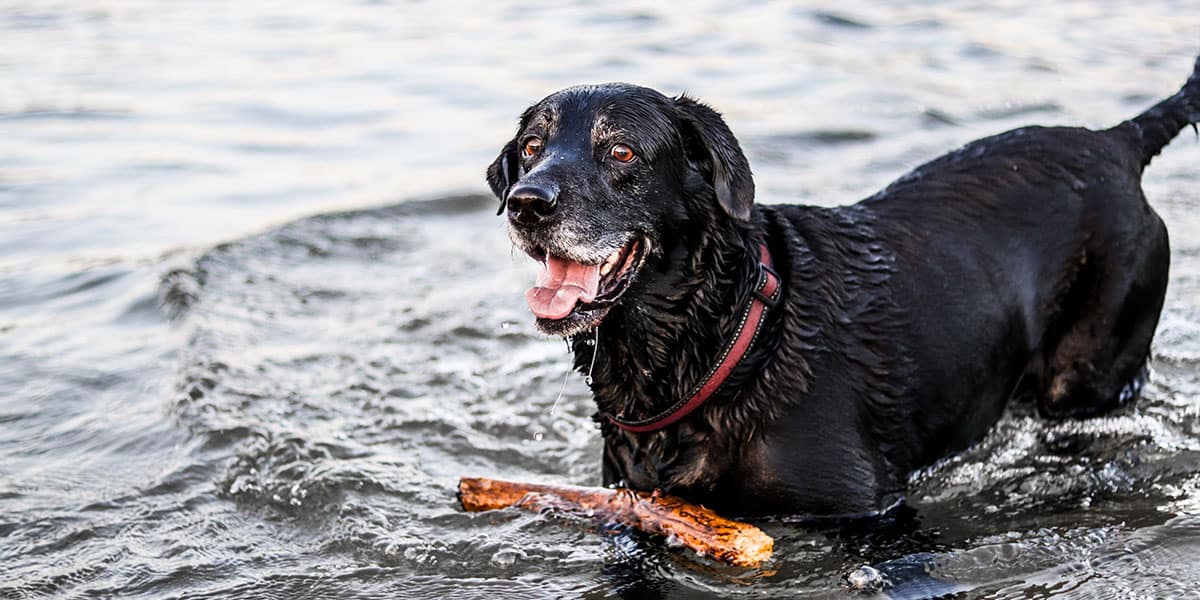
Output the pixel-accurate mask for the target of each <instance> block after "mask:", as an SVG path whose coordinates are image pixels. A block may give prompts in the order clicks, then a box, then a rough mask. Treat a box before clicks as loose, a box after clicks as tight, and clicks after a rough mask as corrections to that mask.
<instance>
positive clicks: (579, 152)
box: [487, 60, 1200, 515]
mask: <svg viewBox="0 0 1200 600" xmlns="http://www.w3.org/2000/svg"><path fill="white" fill-rule="evenodd" d="M1195 68H1196V70H1195V71H1194V72H1193V74H1192V76H1191V78H1190V79H1188V81H1187V84H1186V85H1184V87H1183V88H1182V89H1181V90H1180V91H1179V92H1178V93H1177V94H1175V95H1174V96H1171V97H1170V98H1168V99H1166V100H1164V101H1163V102H1161V103H1159V104H1158V105H1156V106H1154V107H1153V108H1151V109H1149V110H1148V111H1146V112H1145V113H1142V114H1141V115H1138V116H1137V117H1135V118H1133V119H1132V120H1129V121H1126V122H1124V123H1121V124H1120V125H1118V126H1116V127H1114V128H1112V129H1108V130H1104V131H1091V130H1087V129H1081V128H1064V127H1055V128H1043V127H1027V128H1023V129H1018V130H1015V131H1010V132H1008V133H1004V134H1000V135H998V136H994V137H989V138H985V139H982V140H979V141H976V142H974V143H971V144H969V145H967V146H965V147H963V148H962V149H960V150H957V151H955V152H952V153H950V154H947V155H945V156H943V157H941V158H939V159H937V160H934V161H933V162H930V163H928V164H926V165H924V166H922V167H920V168H918V169H916V170H915V171H913V172H912V173H909V174H908V175H906V176H904V177H902V178H901V179H899V180H898V181H896V182H895V183H893V184H891V185H890V186H889V187H888V188H887V189H885V190H883V191H882V192H880V193H878V194H876V195H875V196H872V197H870V198H868V199H866V200H864V201H862V202H860V203H858V204H855V205H852V206H845V207H839V208H834V209H823V208H813V207H806V206H783V205H772V206H754V205H753V199H754V183H753V181H752V179H751V175H750V167H749V165H748V164H747V161H746V158H745V156H744V155H743V154H742V151H741V149H740V147H739V146H738V142H737V140H736V139H734V137H733V134H732V133H730V131H729V128H728V127H727V126H726V125H725V123H724V121H723V120H722V119H721V117H720V115H719V114H718V113H717V112H715V111H714V110H712V109H711V108H709V107H707V106H705V105H703V104H701V103H699V102H697V101H695V100H693V99H691V98H688V97H685V96H680V97H678V98H668V97H666V96H664V95H662V94H660V93H658V92H656V91H653V90H650V89H646V88H642V87H637V86H632V85H626V84H606V85H599V86H585V87H574V88H570V89H566V90H563V91H560V92H558V93H555V94H552V95H551V96H549V97H547V98H546V99H544V100H542V101H541V102H539V103H537V104H536V105H534V106H532V107H530V108H529V109H528V110H526V111H525V113H524V115H522V117H521V120H520V126H519V128H518V133H517V135H516V137H515V138H514V139H513V140H512V141H510V142H509V143H508V144H507V145H506V146H505V147H504V149H503V151H502V152H501V153H500V156H499V157H498V158H497V159H496V161H495V162H494V163H493V164H492V165H491V166H490V167H489V168H488V172H487V176H488V182H489V183H490V184H491V187H492V189H493V190H494V191H495V192H496V195H497V196H498V197H499V198H500V199H501V211H502V212H503V211H504V210H505V206H507V212H508V222H509V232H510V235H511V238H512V240H513V243H514V244H515V245H516V246H517V247H519V248H520V249H522V250H524V251H525V252H527V253H528V254H529V255H530V256H532V257H533V258H534V259H536V260H538V261H540V262H541V263H542V264H543V270H542V272H541V275H540V276H539V277H538V281H537V285H536V286H535V287H534V288H532V289H530V290H529V292H528V293H527V299H528V302H529V306H530V308H531V310H532V311H533V312H534V314H535V315H537V317H538V319H537V325H538V327H539V329H541V330H542V331H543V332H545V333H548V334H554V335H560V336H564V337H567V338H569V340H570V343H571V346H572V348H573V350H574V352H575V366H576V368H577V369H578V370H580V371H581V372H583V373H585V374H588V375H589V377H590V380H589V381H590V384H591V387H592V390H593V392H594V394H595V399H596V403H597V405H598V406H599V409H600V412H599V413H598V414H597V420H598V421H600V423H601V429H602V431H603V435H604V461H603V477H604V482H605V483H606V484H614V483H621V484H623V485H627V486H630V487H634V488H638V489H644V490H646V489H652V488H659V489H663V490H666V491H668V492H670V493H674V494H678V495H681V496H683V497H685V498H688V499H690V500H692V501H695V502H700V503H703V504H705V505H708V506H710V507H713V508H716V509H718V510H721V511H725V512H728V513H731V514H742V515H763V514H808V515H869V514H876V513H878V512H879V511H881V510H885V509H886V508H887V507H889V506H891V505H893V504H894V503H896V502H897V501H899V500H900V499H901V498H902V495H903V493H904V487H905V481H906V478H907V476H908V475H909V472H910V471H911V470H913V469H914V468H917V467H920V466H922V465H926V464H928V463H930V462H931V461H934V460H936V459H938V458H939V457H942V456H945V455H946V454H947V453H949V452H952V451H955V450H958V449H961V448H963V447H965V446H967V445H969V444H971V443H972V442H974V441H975V440H977V439H978V438H979V437H980V436H981V435H983V434H984V433H985V432H986V431H987V429H988V428H989V427H990V426H991V425H992V424H993V423H994V422H995V421H996V419H997V417H998V416H999V415H1000V413H1001V411H1002V410H1003V408H1004V405H1005V403H1006V402H1007V401H1008V400H1009V399H1010V398H1014V397H1016V396H1021V395H1032V396H1034V397H1036V398H1037V401H1038V406H1039V408H1040V411H1041V412H1042V413H1043V414H1044V415H1046V416H1048V417H1075V416H1087V415H1093V414H1097V413H1100V412H1103V411H1107V410H1110V409H1112V408H1114V407H1117V406H1120V405H1122V404H1125V403H1128V402H1130V401H1132V400H1133V399H1134V398H1135V397H1136V396H1137V395H1138V393H1139V391H1140V388H1141V385H1142V383H1143V382H1144V381H1145V377H1146V361H1147V354H1148V352H1149V348H1150V340H1151V338H1152V337H1153V335H1154V329H1155V326H1156V325H1157V323H1158V316H1159V312H1160V310H1161V309H1162V302H1163V295H1164V293H1165V289H1166V285H1167V269H1168V262H1169V250H1168V242H1167V231H1166V229H1165V228H1164V227H1163V224H1162V221H1161V220H1160V219H1159V218H1158V216H1157V215H1156V214H1155V213H1154V211H1153V209H1151V208H1150V206H1149V205H1148V204H1147V203H1146V199H1145V197H1144V196H1143V194H1142V190H1141V185H1140V179H1141V175H1142V170H1143V169H1144V168H1145V167H1146V165H1147V164H1149V162H1150V159H1151V158H1152V157H1153V156H1155V155H1156V154H1158V152H1159V151H1160V150H1161V149H1162V148H1163V147H1164V146H1165V145H1166V144H1167V143H1169V142H1170V141H1171V139H1172V138H1174V137H1175V136H1176V135H1177V134H1178V133H1179V131H1180V130H1181V129H1182V128H1184V127H1185V126H1187V125H1188V124H1192V123H1195V122H1196V121H1197V120H1200V60H1198V61H1197V64H1196V67H1195Z"/></svg>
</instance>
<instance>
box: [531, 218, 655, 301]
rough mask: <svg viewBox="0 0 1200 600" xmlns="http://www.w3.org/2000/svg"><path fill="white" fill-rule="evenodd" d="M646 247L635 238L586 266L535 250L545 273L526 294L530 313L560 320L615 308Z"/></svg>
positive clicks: (542, 250) (539, 276)
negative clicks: (578, 312) (604, 308)
mask: <svg viewBox="0 0 1200 600" xmlns="http://www.w3.org/2000/svg"><path fill="white" fill-rule="evenodd" d="M644 248H645V244H644V243H643V242H642V240H641V239H640V238H638V237H634V238H633V239H631V240H629V241H628V242H626V244H625V245H624V246H622V247H620V248H618V249H617V250H616V251H615V252H613V253H612V254H610V255H609V256H608V258H607V259H605V260H604V261H603V262H600V263H597V264H583V263H580V262H576V261H573V260H571V259H569V258H563V257H560V256H554V255H553V254H550V253H548V252H546V250H545V249H542V248H537V249H535V250H534V251H533V252H532V253H531V255H532V256H533V257H534V258H535V259H537V260H538V261H541V263H542V271H541V273H539V274H538V278H537V283H536V284H534V286H533V287H531V288H529V291H527V292H525V300H526V302H528V303H529V310H531V311H533V314H534V315H536V316H537V317H538V318H539V319H548V320H551V321H557V320H559V319H563V318H566V317H567V316H569V315H570V314H571V313H572V312H573V311H576V310H579V311H588V310H595V309H598V308H603V307H606V306H610V305H612V303H613V302H616V300H617V299H618V298H620V297H621V294H623V293H625V290H626V289H628V288H629V284H630V283H632V282H633V274H634V272H635V271H636V270H637V269H636V268H635V267H636V266H637V265H638V263H639V262H641V259H642V253H643V250H644Z"/></svg>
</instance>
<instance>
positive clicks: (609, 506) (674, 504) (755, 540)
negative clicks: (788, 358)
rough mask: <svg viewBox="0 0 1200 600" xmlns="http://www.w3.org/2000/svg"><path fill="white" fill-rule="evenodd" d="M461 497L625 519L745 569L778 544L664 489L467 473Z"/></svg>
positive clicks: (495, 505) (486, 505) (474, 507)
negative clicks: (580, 484)
mask: <svg viewBox="0 0 1200 600" xmlns="http://www.w3.org/2000/svg"><path fill="white" fill-rule="evenodd" d="M458 499H459V500H460V501H461V502H462V506H463V509H465V510H467V511H469V512H478V511H484V510H496V509H500V508H507V507H509V506H516V507H519V508H524V509H527V510H536V511H540V510H548V511H552V512H560V513H567V514H574V515H583V516H587V517H589V518H592V519H595V520H597V521H600V522H603V523H619V524H621V525H626V526H629V527H633V528H635V529H638V530H640V531H643V532H646V533H649V534H651V535H658V536H665V537H670V538H674V539H676V540H679V542H680V543H682V544H683V545H684V546H686V547H687V548H690V549H692V550H695V551H696V552H699V553H701V554H703V555H705V556H709V557H711V558H714V559H716V560H719V561H721V562H724V563H728V564H731V565H736V566H739V567H755V566H758V565H760V564H761V563H762V562H763V561H766V560H767V559H769V558H770V557H771V551H772V549H773V548H774V546H775V541H774V540H773V539H771V537H770V536H768V535H767V534H765V533H763V532H762V530H761V529H759V528H757V527H755V526H753V525H750V524H747V523H741V522H738V521H731V520H729V519H726V518H724V517H722V516H720V515H718V514H717V513H715V512H713V511H711V510H709V509H707V508H704V507H703V506H698V505H695V504H690V503H688V502H685V501H683V500H681V499H679V498H675V497H673V496H664V495H661V494H659V493H658V492H654V493H650V492H637V491H632V490H626V489H618V490H614V489H608V488H590V487H578V486H571V485H545V484H537V483H518V482H512V481H500V480H496V479H487V478H482V477H463V478H461V479H459V481H458Z"/></svg>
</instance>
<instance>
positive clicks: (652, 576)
mask: <svg viewBox="0 0 1200 600" xmlns="http://www.w3.org/2000/svg"><path fill="white" fill-rule="evenodd" d="M1198 8H1200V7H1197V6H1196V5H1195V4H1194V2H1147V1H1143V2H1138V3H1122V2H1114V3H1101V4H1099V5H1096V6H1093V5H1090V4H1082V3H1041V2H1032V1H1028V0H1014V1H1012V2H1006V3H1001V4H999V5H994V4H993V3H975V2H966V1H957V2H941V3H929V4H924V3H905V4H904V5H903V6H896V5H895V3H887V2H882V1H879V0H876V1H862V0H850V1H847V2H841V3H838V6H837V9H836V10H834V11H830V10H829V9H826V8H820V7H819V6H817V3H811V4H801V5H799V6H795V5H784V4H772V3H762V2H758V3H738V4H730V3H720V2H700V3H689V4H687V5H686V6H685V5H682V4H681V5H679V6H670V5H663V4H659V3H645V4H642V5H641V6H635V7H632V8H631V7H621V8H618V7H615V6H606V5H593V3H584V2H579V3H545V4H539V3H533V2H526V3H519V4H511V5H502V4H501V3H493V2H477V3H436V4H435V3H421V2H413V3H390V2H361V3H336V2H326V1H316V0H311V1H297V2H288V3H275V4H273V3H259V2H256V3H238V2H229V1H224V2H220V1H217V2H205V3H159V2H144V1H139V0H129V1H122V2H103V1H101V2H91V3H42V2H35V3H28V2H16V3H14V2H11V1H9V2H4V1H0V40H2V43H0V597H12V598H33V597H44V596H49V597H62V598H73V597H113V596H119V597H131V598H138V597H145V598H159V597H189V598H201V597H212V598H239V597H240V598H296V597H314V598H317V597H379V598H382V597H453V598H460V597H487V598H500V597H503V598H507V597H513V598H528V597H580V596H582V597H606V596H610V595H618V594H626V595H635V594H639V593H657V594H659V595H664V596H670V597H693V596H696V595H706V594H707V595H719V596H745V597H779V596H803V597H839V596H842V595H844V594H845V593H846V592H845V590H844V589H843V588H842V587H841V586H842V578H843V576H844V575H846V574H847V573H849V572H851V571H853V570H854V569H856V568H857V567H859V566H860V565H862V564H873V565H875V566H876V567H878V568H879V569H880V571H881V572H882V573H884V575H885V576H887V577H888V578H890V579H891V580H892V581H893V582H894V583H895V584H896V585H895V587H894V588H893V589H892V593H893V594H894V595H896V596H903V597H920V596H928V595H934V594H940V593H951V592H959V593H961V594H962V595H963V596H965V597H987V598H1016V597H1020V598H1025V597H1105V596H1107V597H1169V596H1187V595H1193V596H1194V595H1195V594H1196V592H1195V590H1197V589H1200V573H1198V572H1197V570H1196V568H1195V564H1196V563H1197V561H1198V560H1200V374H1198V371H1197V369H1196V366H1197V363H1198V362H1200V301H1198V300H1197V298H1200V233H1198V232H1200V211H1198V210H1197V207H1200V193H1198V192H1197V191H1196V185H1195V182H1196V178H1197V170H1196V165H1197V164H1200V145H1198V144H1196V143H1195V141H1194V139H1193V137H1192V136H1191V135H1188V134H1185V135H1183V136H1181V139H1179V140H1177V141H1176V142H1175V143H1174V145H1172V146H1171V147H1170V148H1168V149H1167V151H1166V153H1165V154H1164V155H1163V156H1161V157H1159V158H1158V159H1156V160H1155V163H1154V165H1153V166H1152V167H1151V168H1150V170H1149V171H1148V173H1147V178H1146V184H1145V187H1146V190H1147V194H1148V196H1149V197H1150V198H1151V199H1152V202H1153V203H1154V205H1155V207H1156V209H1157V210H1158V211H1159V212H1160V214H1162V216H1163V218H1164V219H1165V220H1166V222H1167V224H1168V227H1169V228H1170V230H1171V235H1172V245H1173V251H1174V254H1173V256H1172V280H1171V286H1170V290H1169V294H1168V298H1167V307H1166V311H1165V314H1164V317H1163V322H1162V324H1161V325H1160V327H1159V333H1158V337H1157V340H1156V343H1155V346H1154V363H1153V366H1154V375H1153V379H1152V382H1151V384H1150V385H1149V387H1148V388H1147V390H1146V392H1145V397H1144V398H1143V400H1142V401H1141V402H1140V403H1139V404H1138V405H1137V406H1136V407H1134V408H1132V409H1129V410H1126V411H1124V412H1121V413H1118V414H1115V415H1112V416H1109V417H1105V418H1101V419H1095V420H1090V421H1081V422H1067V423H1048V422H1045V421H1042V420H1040V419H1038V418H1037V417H1036V416H1035V415H1033V414H1032V410H1031V409H1030V407H1028V406H1014V407H1012V409H1011V410H1010V411H1009V413H1008V414H1006V416H1005V417H1004V419H1003V420H1002V422H1001V423H1000V424H999V425H997V427H996V428H995V429H994V431H993V432H992V434H991V435H989V436H988V438H987V439H985V440H984V441H983V442H982V443H980V444H979V445H977V446H975V447H974V448H972V449H970V450H968V451H967V452H964V453H963V454H961V455H959V456H956V457H953V458H951V459H949V460H947V461H945V462H944V463H942V464H940V465H938V466H936V467H935V468H932V469H929V470H928V471H926V472H923V473H921V474H918V475H917V476H916V477H914V481H913V486H912V488H913V489H912V494H911V498H910V500H911V501H910V508H909V509H907V510H904V511H900V512H899V513H897V514H896V515H894V516H893V517H892V518H891V519H889V520H887V521H885V522H883V523H878V524H875V525H874V526H872V527H855V528H848V529H822V528H814V527H808V526H803V525H798V524H788V523H779V522H772V523H766V524H764V527H765V529H766V530H767V531H768V533H770V534H772V535H773V536H775V537H776V538H777V540H778V542H777V548H778V552H777V555H778V558H777V560H776V561H775V563H773V564H772V565H770V566H769V567H768V568H766V569H763V570H759V571H751V572H746V571H741V570H736V569H729V568H725V567H721V566H718V565H713V564H710V563H706V562H704V561H701V560H698V559H697V558H696V557H693V556H688V555H687V554H686V553H682V552H679V551H676V550H671V549H668V548H664V547H663V546H661V545H659V544H654V543H646V542H645V541H644V540H640V539H638V538H637V537H635V536H631V535H629V534H616V535H613V534H602V533H599V532H598V531H596V529H595V528H594V527H590V526H588V525H585V524H580V523H572V522H563V521H559V520H555V519H553V518H549V517H544V516H538V515H529V514H521V513H516V512H499V513H493V514H480V515H468V514H463V513H461V512H460V511H459V510H458V509H457V508H456V506H455V501H454V496H453V491H454V484H455V482H456V481H457V478H458V477H459V476H461V475H486V476H496V477H505V478H512V479H529V480H543V481H554V482H565V483H577V484H593V483H596V482H597V480H598V476H599V458H598V457H599V440H598V437H597V433H596V432H595V431H594V430H593V429H592V426H591V423H590V421H589V418H588V417H589V415H590V414H591V412H592V411H593V407H592V406H591V403H590V399H589V398H588V396H587V393H586V389H585V388H584V386H583V384H582V382H581V380H580V377H577V376H571V377H570V378H569V379H568V382H567V385H566V387H565V389H564V388H563V383H562V382H563V377H564V375H565V374H566V371H567V368H568V364H569V360H568V355H567V353H566V349H565V347H564V345H563V344H562V343H561V342H558V341H555V340H551V339H546V338H543V337H541V336H539V335H537V334H536V333H535V332H534V331H533V330H532V327H531V323H530V319H529V315H528V313H527V310H526V309H525V307H524V304H523V300H522V294H521V292H522V290H523V289H524V288H525V287H526V286H527V285H529V283H530V282H531V281H532V278H533V271H534V269H533V267H532V265H530V264H529V263H528V261H526V260H525V259H523V258H520V257H517V256H515V255H513V254H512V252H511V251H510V249H509V247H508V244H507V241H506V239H505V236H504V233H503V229H502V223H501V222H500V220H499V219H497V218H496V217H494V216H493V215H492V212H493V208H494V204H493V203H492V200H491V199H490V198H487V197H486V196H485V195H484V191H485V188H484V184H483V181H482V170H483V167H484V166H485V165H486V164H487V163H488V162H489V161H490V160H491V159H492V158H493V157H494V155H495V152H496V151H497V150H498V149H499V146H500V144H501V143H502V142H503V141H504V140H506V139H507V138H508V136H510V135H511V133H512V126H513V123H514V120H515V117H516V115H517V114H518V113H519V112H520V110H522V109H523V108H524V107H525V106H526V105H527V104H529V103H530V102H532V101H533V100H536V99H538V98H540V97H542V96H543V95H545V94H546V93H548V92H550V91H552V90H554V89H557V88H559V87H564V86H567V85H571V84H575V83H581V82H595V81H607V80H629V81H634V82H637V83H642V84H647V85H651V86H655V87H658V88H660V89H663V90H665V91H668V92H672V93H677V92H679V91H684V90H687V91H689V92H691V93H693V94H695V95H697V96H699V97H701V98H703V99H705V100H708V101H710V102H711V103H713V104H714V105H716V106H717V107H719V108H720V109H721V110H722V111H723V112H724V113H725V114H726V115H727V118H728V120H729V121H730V123H731V124H732V126H733V128H734V130H735V132H737V133H738V134H739V135H740V137H741V138H742V140H743V142H744V144H745V146H746V148H747V150H748V153H749V155H750V159H751V162H752V164H753V165H754V168H755V174H756V178H757V181H758V188H759V197H760V201H763V202H784V201H788V202H795V201H799V202H809V203H816V204H823V205H832V204H837V203H841V202H847V201H851V200H854V199H856V198H859V197H863V196H866V195H869V194H870V193H872V192H874V191H875V190H876V189H878V188H879V187H881V186H882V185H884V184H885V183H886V182H887V181H889V180H890V179H892V178H893V177H896V176H898V175H900V174H901V173H902V172H904V171H905V170H906V169H908V168H910V167H912V166H915V165H916V164H919V163H920V162H922V161H924V160H926V159H929V158H932V157H933V156H936V155H937V154H939V153H941V152H943V151H945V150H948V149H950V148H953V147H955V146H957V145H959V144H961V143H964V142H966V141H969V140H971V139H973V138H976V137H979V136H982V135H986V134H989V133H994V132H997V131H1000V130H1003V129H1007V128H1011V127H1014V126H1017V125H1021V124H1026V123H1030V122H1040V123H1045V124H1085V125H1092V126H1107V125H1110V124H1112V123H1115V122H1117V121H1119V120H1120V119H1123V118H1125V117H1127V116H1130V115H1132V114H1134V113H1135V112H1136V111H1138V110H1139V109H1141V108H1142V107H1144V106H1146V105H1147V104H1148V103H1150V102H1152V101H1153V100H1154V99H1157V98H1158V97H1160V96H1163V95H1165V94H1166V93H1168V92H1170V91H1172V90H1174V89H1175V88H1176V87H1178V85H1180V84H1181V83H1182V81H1183V79H1184V77H1185V76H1186V74H1187V71H1188V69H1189V68H1190V66H1191V60H1192V57H1193V55H1194V54H1195V53H1196V52H1197V51H1198V50H1200V43H1197V41H1198V40H1200V35H1197V33H1198V29H1197V27H1198V26H1197V24H1196V22H1195V19H1189V18H1188V17H1189V16H1194V15H1196V14H1200V11H1198V10H1197V9H1198ZM560 390H562V392H561V394H562V395H561V398H559V394H560ZM556 399H557V401H558V405H557V409H556V410H551V407H552V406H553V405H554V404H555V402H556Z"/></svg>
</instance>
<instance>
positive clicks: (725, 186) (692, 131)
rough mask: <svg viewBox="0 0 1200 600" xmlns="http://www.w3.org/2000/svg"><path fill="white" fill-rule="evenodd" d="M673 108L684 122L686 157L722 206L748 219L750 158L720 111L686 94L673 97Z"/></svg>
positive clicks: (751, 184) (751, 193) (751, 200)
mask: <svg viewBox="0 0 1200 600" xmlns="http://www.w3.org/2000/svg"><path fill="white" fill-rule="evenodd" d="M675 112H676V113H677V114H678V115H679V119H680V121H681V122H682V123H683V128H682V133H683V143H684V146H685V151H686V152H687V155H688V160H690V161H692V162H694V163H696V164H698V165H700V167H701V172H702V173H704V176H705V177H706V178H707V179H708V182H709V184H711V185H712V186H713V189H714V190H715V191H716V193H717V202H719V203H720V204H721V208H723V209H725V212H727V213H729V215H730V216H732V217H733V218H735V219H740V220H742V221H748V220H750V207H751V206H753V205H754V178H753V176H752V175H751V174H750V162H749V161H747V160H746V155H745V154H743V153H742V147H741V146H739V145H738V142H737V138H735V137H733V132H732V131H730V130H729V126H728V125H726V124H725V120H724V119H722V118H721V114H720V113H718V112H717V111H715V110H713V109H712V108H710V107H709V106H707V105H705V104H702V103H700V102H697V101H696V100H693V99H691V98H689V97H687V96H679V97H678V98H675Z"/></svg>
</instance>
